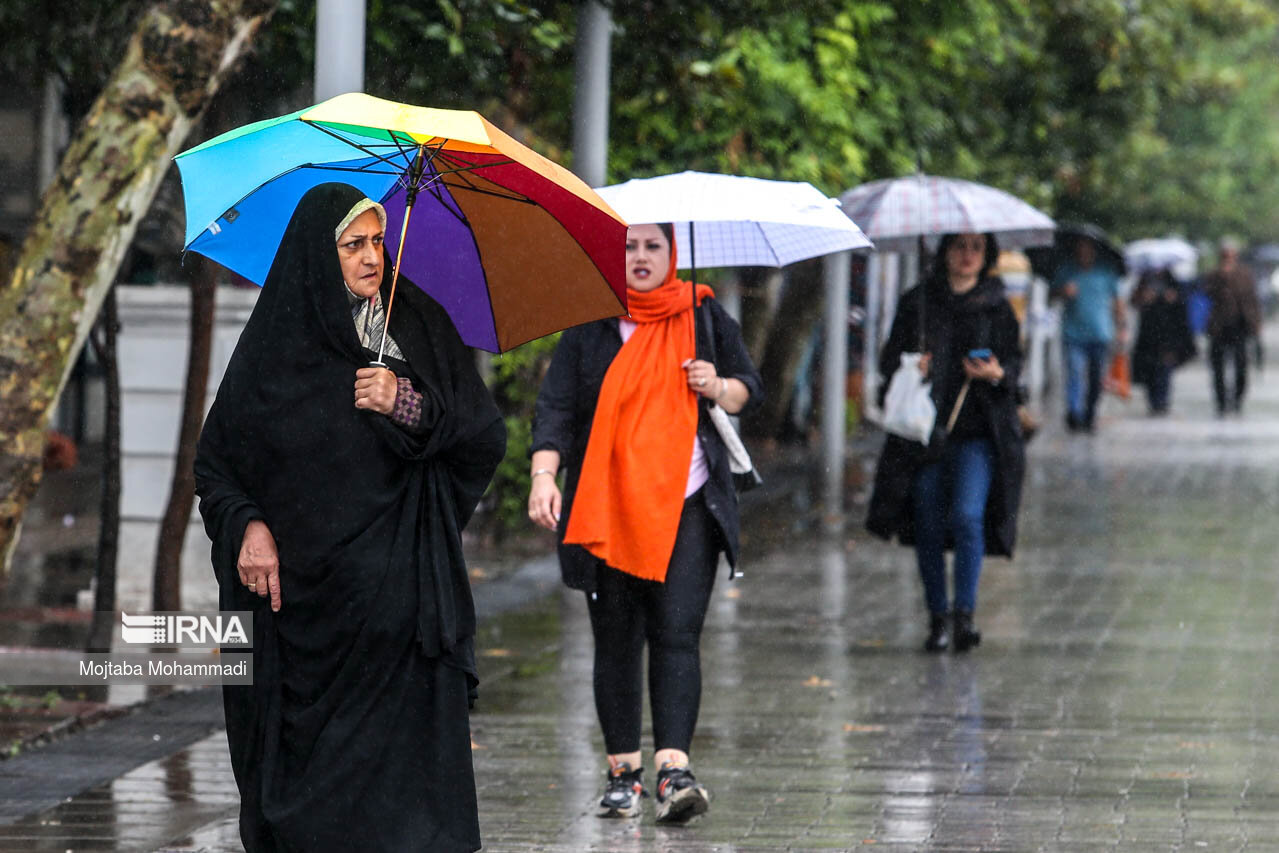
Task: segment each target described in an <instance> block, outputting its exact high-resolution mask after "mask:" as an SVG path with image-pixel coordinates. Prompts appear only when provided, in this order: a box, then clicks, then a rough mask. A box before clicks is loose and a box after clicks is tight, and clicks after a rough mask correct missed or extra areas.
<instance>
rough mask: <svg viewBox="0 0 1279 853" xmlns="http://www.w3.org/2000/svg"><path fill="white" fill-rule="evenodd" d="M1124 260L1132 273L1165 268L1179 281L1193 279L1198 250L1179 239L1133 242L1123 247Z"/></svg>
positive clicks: (1167, 238) (1161, 238) (1166, 238)
mask: <svg viewBox="0 0 1279 853" xmlns="http://www.w3.org/2000/svg"><path fill="white" fill-rule="evenodd" d="M1124 260H1125V261H1126V262H1127V264H1128V269H1129V270H1131V271H1132V272H1134V273H1140V272H1144V271H1146V270H1159V269H1164V268H1165V267H1166V268H1168V269H1170V270H1171V271H1172V274H1173V275H1174V276H1176V277H1177V278H1179V279H1181V280H1183V281H1184V280H1186V279H1190V278H1194V275H1195V270H1196V268H1197V266H1198V264H1199V250H1198V249H1196V248H1195V247H1194V246H1192V245H1190V244H1189V243H1187V242H1186V241H1185V240H1183V239H1181V238H1180V237H1160V238H1150V239H1146V240H1135V241H1133V242H1131V243H1129V244H1128V245H1127V246H1125V247H1124Z"/></svg>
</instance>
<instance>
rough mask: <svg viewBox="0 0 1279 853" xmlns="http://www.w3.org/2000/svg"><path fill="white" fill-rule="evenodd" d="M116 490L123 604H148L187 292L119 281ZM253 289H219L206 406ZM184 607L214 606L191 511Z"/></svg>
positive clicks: (176, 415)
mask: <svg viewBox="0 0 1279 853" xmlns="http://www.w3.org/2000/svg"><path fill="white" fill-rule="evenodd" d="M117 293H118V295H119V304H120V326H121V329H120V339H119V348H120V355H119V360H120V387H121V397H122V399H121V421H122V423H121V445H122V447H121V450H122V457H123V458H122V462H121V469H122V470H121V480H122V483H121V495H120V504H121V506H120V514H121V523H120V559H119V584H118V586H117V590H116V594H117V600H118V602H119V606H120V607H121V608H123V609H125V610H130V609H136V610H149V609H150V607H151V577H152V573H153V571H154V566H153V564H154V561H155V547H156V537H157V536H158V535H159V522H160V518H161V516H162V515H163V513H164V507H165V504H166V503H167V502H168V499H169V488H170V485H171V483H172V479H173V464H174V457H175V455H176V452H177V444H178V429H179V426H180V420H181V415H182V391H183V386H184V383H185V381H186V365H187V346H188V344H187V336H188V332H189V327H190V307H189V305H190V291H189V290H188V289H187V288H186V287H185V286H181V287H174V286H164V285H160V286H147V287H141V286H121V287H119V288H118V290H117ZM258 293H259V291H258V289H257V288H230V287H224V288H219V290H218V296H217V312H216V325H215V328H214V337H213V357H212V363H211V366H210V370H209V393H208V398H207V400H206V404H207V405H212V403H213V397H214V394H215V393H216V391H217V387H218V384H219V383H220V382H221V380H222V373H223V371H224V370H225V369H226V365H227V362H228V361H229V360H230V358H231V353H232V351H233V350H234V349H235V344H236V341H237V340H239V337H240V331H241V330H242V329H243V328H244V324H245V322H246V321H247V320H248V318H249V313H250V312H251V311H252V310H253V305H254V303H255V302H256V301H257V297H258ZM182 606H183V607H184V608H186V609H198V610H203V609H212V610H216V609H217V585H216V583H214V581H213V573H212V569H211V567H210V565H209V540H208V537H207V536H205V533H204V527H203V525H202V524H201V523H200V520H199V515H198V513H193V515H192V519H191V524H190V526H189V527H188V529H187V538H186V546H185V549H184V551H183V556H182Z"/></svg>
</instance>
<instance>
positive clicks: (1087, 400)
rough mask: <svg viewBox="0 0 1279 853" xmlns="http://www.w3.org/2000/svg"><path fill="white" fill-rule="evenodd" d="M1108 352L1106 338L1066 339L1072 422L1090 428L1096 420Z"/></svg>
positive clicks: (1069, 410)
mask: <svg viewBox="0 0 1279 853" xmlns="http://www.w3.org/2000/svg"><path fill="white" fill-rule="evenodd" d="M1109 355H1110V344H1109V342H1106V341H1100V342H1098V341H1089V342H1087V343H1079V342H1076V341H1066V413H1067V414H1068V415H1069V416H1070V419H1071V421H1072V422H1073V423H1076V424H1079V425H1080V426H1088V427H1091V426H1092V424H1093V421H1094V420H1095V419H1096V417H1097V400H1098V399H1100V397H1101V373H1102V370H1103V369H1104V368H1105V366H1106V358H1107V356H1109ZM1085 382H1087V385H1085Z"/></svg>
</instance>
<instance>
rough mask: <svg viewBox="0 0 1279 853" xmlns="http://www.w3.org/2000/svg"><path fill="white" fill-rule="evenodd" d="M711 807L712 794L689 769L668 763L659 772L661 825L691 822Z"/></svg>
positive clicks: (658, 787) (658, 809) (659, 817)
mask: <svg viewBox="0 0 1279 853" xmlns="http://www.w3.org/2000/svg"><path fill="white" fill-rule="evenodd" d="M710 807H711V793H710V791H708V790H706V786H705V785H702V784H699V783H698V781H697V779H695V778H694V777H693V773H692V771H691V770H689V769H688V767H687V766H683V767H680V766H677V765H673V764H665V765H663V766H662V769H661V770H659V771H658V773H657V822H658V823H687V822H688V821H690V820H692V819H693V818H695V817H697V816H698V815H699V814H704V813H705V812H706V810H707V809H709V808H710Z"/></svg>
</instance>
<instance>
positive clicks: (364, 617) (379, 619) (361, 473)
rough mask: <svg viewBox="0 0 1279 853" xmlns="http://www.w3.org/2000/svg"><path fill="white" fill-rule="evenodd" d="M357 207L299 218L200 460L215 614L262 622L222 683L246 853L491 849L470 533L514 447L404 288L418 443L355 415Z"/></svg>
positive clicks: (326, 201) (454, 340)
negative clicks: (265, 566)
mask: <svg viewBox="0 0 1279 853" xmlns="http://www.w3.org/2000/svg"><path fill="white" fill-rule="evenodd" d="M362 197H363V194H362V193H360V191H359V190H357V189H355V188H354V187H350V186H347V185H345V184H322V185H320V186H318V187H316V188H314V189H312V190H310V191H309V192H308V193H307V194H306V195H305V196H304V197H303V198H302V200H301V201H300V202H299V203H298V206H297V209H296V211H295V212H294V215H293V217H292V220H291V221H290V223H289V226H288V229H287V230H286V231H285V234H284V238H283V239H282V240H281V243H280V248H279V250H278V252H277V253H276V258H275V262H274V264H273V265H272V267H271V272H270V274H269V275H268V276H267V280H266V284H265V285H264V286H263V288H262V294H261V295H260V296H259V297H258V301H257V304H256V305H255V306H254V308H253V314H252V316H251V317H250V318H249V322H248V324H247V325H246V326H245V328H244V332H243V333H242V334H241V335H240V339H239V342H238V343H237V344H236V347H235V352H234V353H233V354H232V356H231V361H230V363H229V365H228V366H227V370H226V374H225V376H224V377H223V379H222V383H221V385H220V387H219V388H218V394H217V399H216V400H215V401H214V403H213V408H212V409H211V410H210V411H209V416H208V418H207V419H206V421H205V424H204V429H203V431H202V433H201V435H200V443H199V449H198V451H197V455H196V459H195V482H196V492H197V494H198V495H199V497H200V515H201V516H202V517H203V518H204V524H205V530H206V531H207V532H208V534H209V538H210V539H211V540H212V542H213V546H212V562H213V569H214V572H215V574H216V576H217V580H218V586H219V606H220V608H221V609H222V610H252V611H253V629H254V631H253V633H254V649H253V669H254V672H253V684H252V685H246V686H231V685H228V686H226V687H224V688H223V707H224V709H225V712H226V731H227V740H228V742H229V745H230V750H231V766H232V769H233V771H234V773H235V778H236V782H237V784H238V787H239V790H240V830H241V841H242V842H243V843H244V848H245V850H246V851H248V853H281V852H282V851H297V850H305V851H308V853H311V851H315V853H329V851H346V850H360V851H384V852H385V853H400V851H404V850H423V849H432V850H443V849H447V850H450V851H457V850H477V849H479V847H480V839H479V819H478V813H477V810H476V799H475V785H474V778H473V775H472V769H471V744H470V737H469V735H470V726H469V723H468V713H467V701H468V688H473V686H474V684H475V683H476V670H475V651H474V637H475V608H474V605H473V603H472V599H471V589H470V583H469V580H468V576H467V571H466V564H465V561H464V559H463V555H462V528H464V527H465V526H466V523H467V521H468V520H469V519H470V517H471V514H472V512H473V511H474V509H475V505H476V503H477V502H478V501H479V499H480V496H481V495H482V494H483V493H484V490H485V488H486V487H487V486H488V484H489V480H490V478H491V477H492V474H493V472H494V470H495V469H496V468H497V465H498V463H499V462H500V461H501V460H502V455H503V452H504V449H505V446H506V430H505V427H504V425H503V422H502V417H501V413H500V412H499V411H498V408H497V405H496V404H495V403H494V402H493V398H492V396H491V395H490V394H489V392H488V389H487V388H485V387H484V383H483V381H482V380H481V379H480V376H479V374H478V372H477V371H476V369H475V359H474V356H473V354H472V353H471V351H470V350H469V349H468V348H467V347H465V346H464V345H463V344H462V341H461V339H460V338H459V337H458V334H457V332H456V331H455V330H454V328H453V325H452V323H451V322H450V321H449V318H448V315H447V314H446V313H445V312H444V309H443V308H441V307H440V306H439V305H438V304H437V303H436V302H435V301H434V300H433V299H431V297H429V296H427V295H426V294H425V293H424V292H422V291H421V290H419V289H418V288H417V287H416V286H415V285H413V284H412V283H411V282H409V281H406V280H404V279H403V277H401V281H400V284H399V291H400V292H399V298H398V299H397V300H396V302H395V313H394V314H393V315H392V316H391V317H390V321H389V325H388V329H389V331H390V334H391V336H392V337H393V338H394V339H395V341H396V342H397V343H398V344H399V346H400V349H401V350H402V351H403V353H404V356H405V359H406V361H405V362H399V363H396V362H392V363H393V364H395V366H396V369H397V371H398V375H400V376H404V377H406V378H409V379H410V380H411V381H412V383H413V385H414V388H415V389H416V390H417V391H419V393H421V394H422V426H423V427H424V428H425V429H423V430H420V431H409V430H405V429H401V428H400V427H399V426H397V425H396V424H394V423H392V421H391V420H390V418H388V417H386V416H385V415H382V414H378V413H376V412H372V411H368V410H362V409H356V408H355V407H354V404H353V403H354V400H353V397H352V388H353V386H354V383H355V372H356V370H358V369H359V368H361V367H363V366H365V365H367V364H368V360H369V357H370V355H371V354H370V353H369V351H367V350H365V349H363V348H362V347H361V345H360V342H359V338H358V336H357V335H356V331H355V324H354V323H352V321H351V311H350V305H349V303H348V302H347V297H346V293H345V291H344V290H343V287H342V270H341V267H340V265H339V262H338V255H337V250H336V248H335V243H334V239H333V229H334V226H335V225H337V223H338V222H340V221H341V219H342V217H343V216H344V215H345V214H346V212H347V211H348V210H350V209H351V206H352V205H353V204H354V203H355V202H356V201H357V200H359V199H360V198H362ZM384 260H387V261H389V258H385V256H384ZM390 268H391V265H390V263H386V264H385V270H386V274H385V276H384V278H383V282H382V288H383V289H382V298H383V299H384V300H387V299H388V298H389V296H390ZM253 520H261V521H263V522H265V523H266V525H267V526H268V527H269V529H270V531H271V533H272V535H273V537H274V539H275V542H276V546H277V548H278V551H279V567H280V587H281V597H282V604H281V609H280V610H279V612H273V611H272V610H271V608H270V607H269V606H268V605H267V604H266V602H265V599H263V598H259V597H258V596H257V595H254V594H253V593H251V592H250V591H249V590H248V589H246V588H245V587H244V585H243V584H241V583H240V581H239V576H238V572H237V568H236V563H237V557H238V554H239V550H240V546H241V542H242V540H243V537H244V532H245V528H246V527H247V525H248V524H249V522H250V521H253ZM371 815H377V818H376V819H374V820H371V819H370V816H371Z"/></svg>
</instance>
